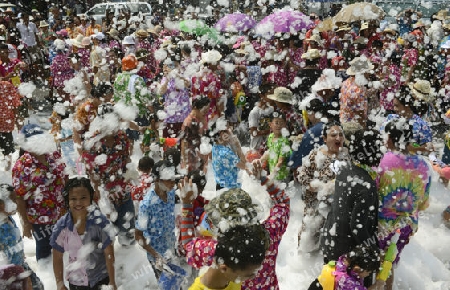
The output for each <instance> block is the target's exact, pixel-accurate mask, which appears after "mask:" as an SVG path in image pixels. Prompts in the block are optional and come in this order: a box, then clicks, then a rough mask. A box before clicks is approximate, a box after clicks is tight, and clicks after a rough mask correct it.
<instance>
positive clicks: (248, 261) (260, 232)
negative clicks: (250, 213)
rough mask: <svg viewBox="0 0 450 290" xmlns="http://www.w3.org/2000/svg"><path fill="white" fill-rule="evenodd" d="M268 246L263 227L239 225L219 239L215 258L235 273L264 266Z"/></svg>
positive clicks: (266, 235)
mask: <svg viewBox="0 0 450 290" xmlns="http://www.w3.org/2000/svg"><path fill="white" fill-rule="evenodd" d="M268 246H269V238H268V233H267V231H266V229H265V228H264V227H263V226H262V225H260V224H254V225H237V226H235V227H233V228H230V229H228V230H227V231H226V232H225V233H223V234H222V235H220V236H219V237H218V238H217V246H216V251H215V253H214V257H215V259H216V262H217V263H218V264H224V265H226V266H227V267H229V268H230V269H232V270H233V271H236V270H245V269H246V268H247V267H249V266H255V265H261V264H262V262H263V261H264V257H265V253H266V250H267V249H268Z"/></svg>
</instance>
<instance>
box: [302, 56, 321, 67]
mask: <svg viewBox="0 0 450 290" xmlns="http://www.w3.org/2000/svg"><path fill="white" fill-rule="evenodd" d="M319 60H320V58H313V59H305V65H306V66H315V65H318V64H319Z"/></svg>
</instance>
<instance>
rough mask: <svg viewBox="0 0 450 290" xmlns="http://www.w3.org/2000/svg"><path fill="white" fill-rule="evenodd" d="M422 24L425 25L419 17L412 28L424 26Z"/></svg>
mask: <svg viewBox="0 0 450 290" xmlns="http://www.w3.org/2000/svg"><path fill="white" fill-rule="evenodd" d="M424 26H425V23H424V22H423V21H422V19H419V21H417V22H416V23H414V24H413V26H412V27H413V29H417V28H420V27H424Z"/></svg>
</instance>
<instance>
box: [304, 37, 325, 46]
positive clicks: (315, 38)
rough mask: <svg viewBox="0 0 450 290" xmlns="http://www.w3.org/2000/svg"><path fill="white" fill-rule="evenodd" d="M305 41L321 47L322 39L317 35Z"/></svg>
mask: <svg viewBox="0 0 450 290" xmlns="http://www.w3.org/2000/svg"><path fill="white" fill-rule="evenodd" d="M306 41H315V42H317V44H318V45H322V39H321V38H320V36H319V35H318V34H313V35H311V36H310V37H309V38H308V39H306Z"/></svg>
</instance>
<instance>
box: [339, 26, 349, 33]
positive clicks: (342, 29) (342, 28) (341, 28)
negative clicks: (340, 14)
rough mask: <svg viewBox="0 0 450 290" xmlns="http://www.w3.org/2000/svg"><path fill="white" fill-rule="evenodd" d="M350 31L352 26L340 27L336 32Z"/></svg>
mask: <svg viewBox="0 0 450 290" xmlns="http://www.w3.org/2000/svg"><path fill="white" fill-rule="evenodd" d="M350 30H351V27H350V26H347V25H343V26H340V27H339V28H338V29H337V30H336V32H341V31H350Z"/></svg>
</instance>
